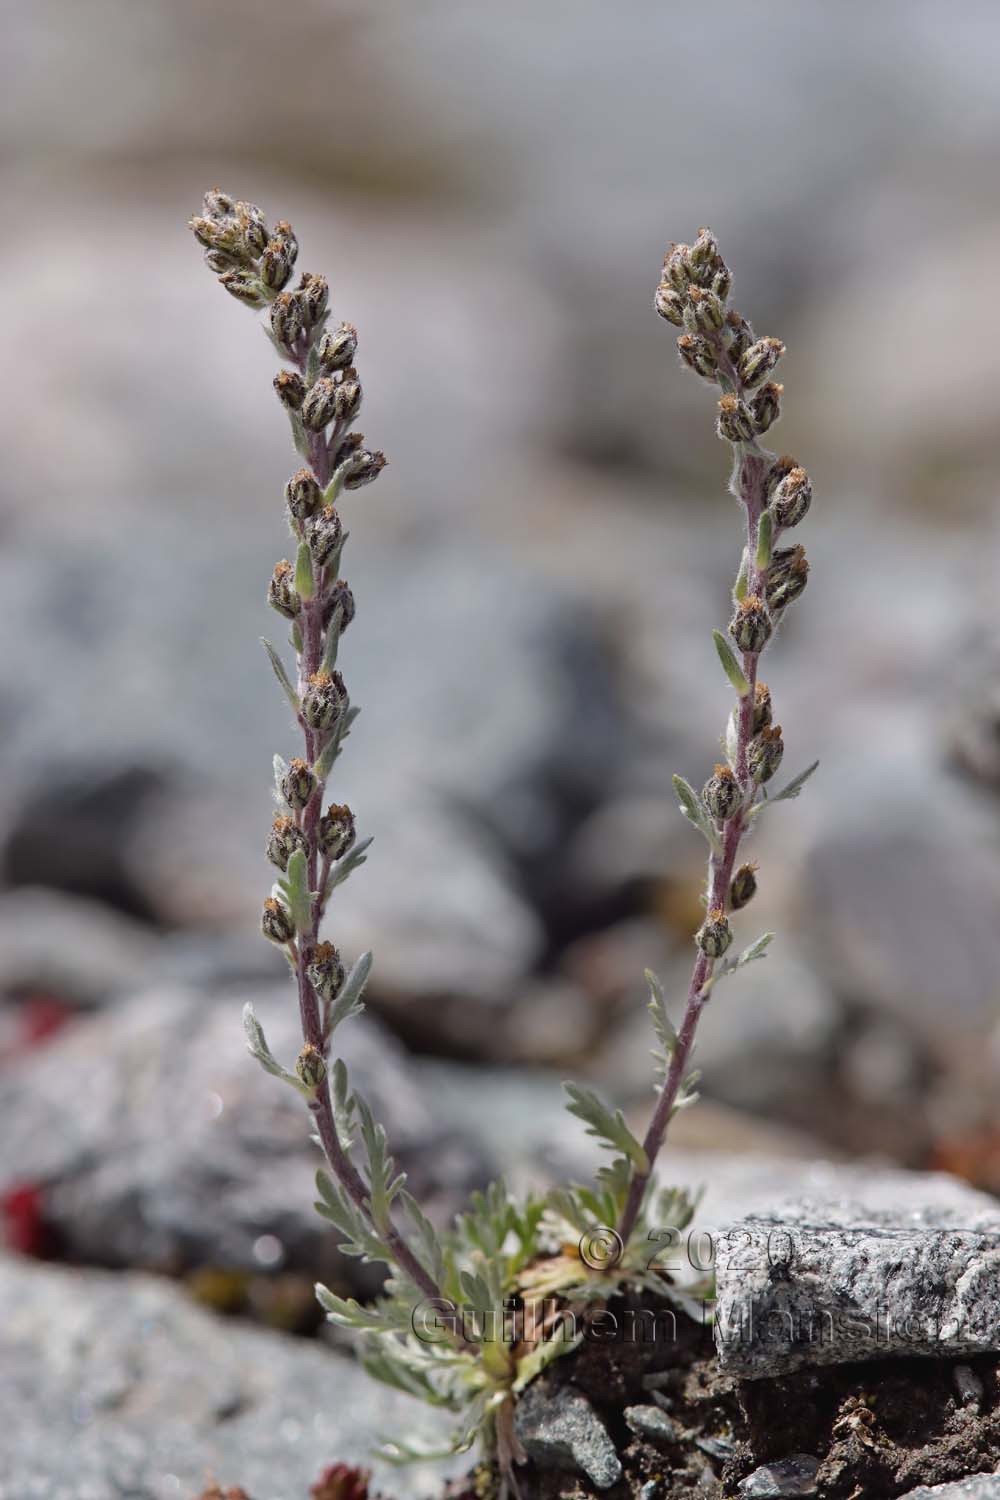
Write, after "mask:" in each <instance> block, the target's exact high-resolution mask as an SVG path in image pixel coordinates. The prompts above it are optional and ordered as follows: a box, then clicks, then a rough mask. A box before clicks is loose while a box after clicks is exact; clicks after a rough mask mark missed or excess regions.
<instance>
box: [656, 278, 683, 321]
mask: <svg viewBox="0 0 1000 1500" xmlns="http://www.w3.org/2000/svg"><path fill="white" fill-rule="evenodd" d="M653 306H654V308H655V309H656V311H657V312H658V313H659V315H660V317H661V318H666V320H667V322H668V323H673V325H674V327H675V328H682V327H683V325H684V299H683V298H682V297H681V296H680V295H679V294H678V293H677V292H675V291H674V289H673V287H672V286H671V285H670V283H669V281H661V282H660V284H659V286H658V287H657V288H656V296H655V297H654V298H653Z"/></svg>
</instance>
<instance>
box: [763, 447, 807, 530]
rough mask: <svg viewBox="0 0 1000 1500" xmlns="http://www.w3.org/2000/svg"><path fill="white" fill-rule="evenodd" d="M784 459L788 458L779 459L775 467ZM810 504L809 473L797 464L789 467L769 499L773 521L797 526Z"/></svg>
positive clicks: (780, 524)
mask: <svg viewBox="0 0 1000 1500" xmlns="http://www.w3.org/2000/svg"><path fill="white" fill-rule="evenodd" d="M786 461H790V460H785V459H779V461H778V464H775V466H774V467H775V469H776V468H778V465H779V464H783V463H785V462H786ZM773 472H774V471H773V470H772V473H773ZM811 504H812V483H811V481H810V479H809V475H808V474H807V473H806V471H805V469H801V468H799V467H798V466H796V467H794V468H791V469H789V470H788V471H787V472H786V473H785V474H784V475H783V476H782V477H781V479H780V480H779V481H778V483H777V484H776V486H775V488H774V492H773V496H772V499H771V510H772V512H773V514H774V519H775V521H776V522H777V523H778V525H779V526H797V525H798V524H799V522H800V521H801V520H803V519H804V517H805V516H806V514H807V512H808V510H809V507H810V505H811Z"/></svg>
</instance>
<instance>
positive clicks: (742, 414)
mask: <svg viewBox="0 0 1000 1500" xmlns="http://www.w3.org/2000/svg"><path fill="white" fill-rule="evenodd" d="M715 430H716V432H717V433H718V434H719V437H720V438H723V439H724V440H725V441H726V442H727V443H745V442H749V441H750V439H751V438H752V437H753V435H754V430H753V421H752V419H751V416H750V413H749V411H748V410H747V408H746V406H745V404H744V403H743V402H742V401H741V400H740V399H739V397H737V396H731V395H730V396H723V398H722V400H721V401H720V402H719V416H718V420H717V421H716V425H715Z"/></svg>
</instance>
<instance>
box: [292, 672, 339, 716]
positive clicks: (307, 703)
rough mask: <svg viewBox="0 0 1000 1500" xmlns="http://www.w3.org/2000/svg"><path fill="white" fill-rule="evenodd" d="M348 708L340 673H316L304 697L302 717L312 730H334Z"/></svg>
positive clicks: (311, 678) (310, 680)
mask: <svg viewBox="0 0 1000 1500" xmlns="http://www.w3.org/2000/svg"><path fill="white" fill-rule="evenodd" d="M346 707H347V689H346V688H345V686H344V679H343V678H342V677H341V675H340V673H339V672H314V673H313V675H312V676H311V677H310V679H309V685H308V686H307V688H306V690H305V692H304V693H303V695H302V717H303V719H305V721H306V723H307V724H308V725H309V728H310V729H333V727H334V726H335V725H336V724H337V723H338V721H339V720H340V717H341V715H342V714H343V712H344V710H345V708H346Z"/></svg>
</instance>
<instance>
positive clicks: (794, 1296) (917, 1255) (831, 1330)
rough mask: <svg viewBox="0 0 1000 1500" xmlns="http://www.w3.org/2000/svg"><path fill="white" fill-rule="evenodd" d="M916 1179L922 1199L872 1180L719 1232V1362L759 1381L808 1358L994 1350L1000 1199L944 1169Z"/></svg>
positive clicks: (999, 1312) (998, 1344) (827, 1360)
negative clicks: (840, 1195) (851, 1191)
mask: <svg viewBox="0 0 1000 1500" xmlns="http://www.w3.org/2000/svg"><path fill="white" fill-rule="evenodd" d="M890 1175H895V1176H898V1177H899V1178H900V1179H901V1183H900V1186H901V1187H902V1186H903V1185H904V1184H905V1183H906V1181H907V1179H906V1176H905V1174H890ZM911 1182H912V1183H913V1184H919V1185H920V1187H921V1192H922V1197H921V1198H920V1199H918V1200H917V1201H914V1200H913V1197H912V1195H910V1196H909V1197H907V1196H904V1195H899V1196H897V1197H896V1198H895V1199H894V1198H893V1196H892V1195H891V1192H890V1193H884V1194H883V1193H880V1191H879V1187H878V1185H877V1180H876V1179H875V1178H873V1180H872V1183H871V1185H870V1188H871V1191H870V1194H869V1195H868V1197H867V1202H865V1201H851V1200H849V1199H839V1200H837V1199H833V1200H830V1201H822V1200H812V1201H810V1200H808V1199H807V1200H803V1201H799V1202H798V1203H793V1204H790V1205H788V1206H786V1207H784V1208H778V1209H776V1210H773V1211H772V1212H769V1213H768V1212H765V1213H756V1214H753V1215H751V1216H750V1217H747V1218H745V1219H743V1220H741V1221H739V1222H738V1223H735V1224H732V1225H730V1226H729V1227H728V1228H726V1229H724V1230H723V1231H722V1232H721V1233H720V1235H719V1239H718V1254H717V1267H716V1275H717V1291H718V1303H717V1308H716V1322H715V1339H716V1347H717V1349H718V1353H719V1358H720V1360H721V1362H722V1364H723V1366H724V1367H725V1368H726V1369H727V1370H729V1371H731V1372H732V1373H733V1374H735V1375H739V1376H741V1377H743V1378H745V1379H757V1378H760V1377H762V1376H772V1375H778V1374H784V1373H786V1372H788V1371H790V1370H794V1369H797V1368H799V1367H801V1366H804V1365H827V1364H839V1363H844V1362H847V1361H853V1360H860V1359H875V1358H885V1357H887V1356H891V1355H931V1356H933V1355H951V1356H955V1355H961V1354H983V1353H987V1352H994V1351H996V1350H1000V1206H998V1205H997V1204H996V1203H995V1202H994V1201H993V1200H992V1199H990V1198H988V1197H986V1195H985V1194H981V1193H976V1192H973V1191H972V1190H971V1189H968V1188H965V1187H964V1186H962V1185H961V1184H960V1183H957V1182H955V1181H954V1180H953V1179H951V1178H948V1177H945V1176H943V1175H940V1174H925V1175H922V1176H920V1177H914V1178H913V1179H911ZM882 1186H883V1188H884V1187H885V1186H886V1183H885V1182H884V1181H883V1184H882ZM889 1186H890V1187H891V1181H890V1184H889ZM880 1200H881V1201H880ZM875 1204H878V1206H873V1205H875Z"/></svg>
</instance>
